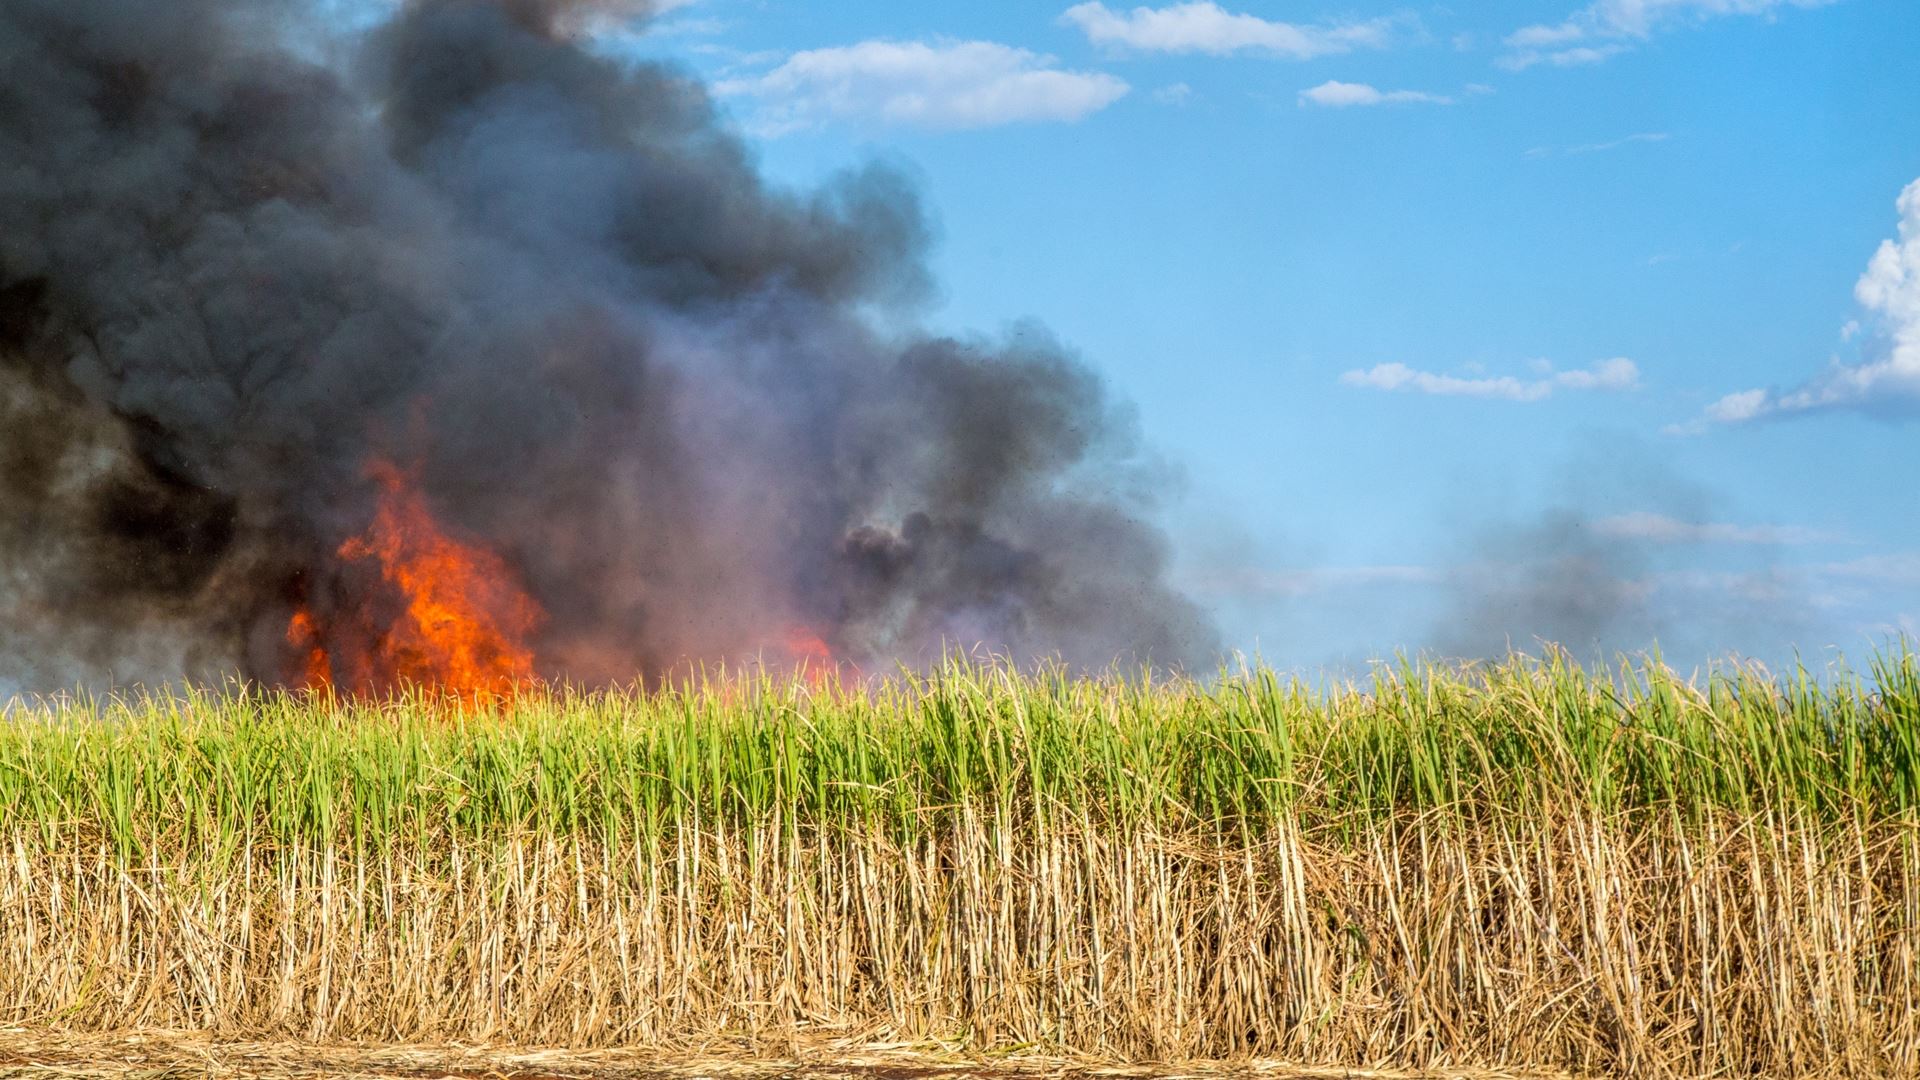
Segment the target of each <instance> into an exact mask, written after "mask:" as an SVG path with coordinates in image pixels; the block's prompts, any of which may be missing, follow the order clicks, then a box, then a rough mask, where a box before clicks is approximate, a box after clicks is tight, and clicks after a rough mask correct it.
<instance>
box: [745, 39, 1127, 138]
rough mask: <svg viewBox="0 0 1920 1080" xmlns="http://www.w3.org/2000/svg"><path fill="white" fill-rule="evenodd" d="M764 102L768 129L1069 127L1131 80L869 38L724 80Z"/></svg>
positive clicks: (980, 47) (1046, 60) (992, 46)
mask: <svg viewBox="0 0 1920 1080" xmlns="http://www.w3.org/2000/svg"><path fill="white" fill-rule="evenodd" d="M717 89H718V91H719V93H721V94H722V95H725V96H729V97H736V98H750V99H753V100H755V101H757V102H758V103H759V107H758V111H757V113H756V115H755V116H754V118H753V124H754V126H755V127H756V128H757V129H758V130H760V131H761V132H763V133H767V134H778V133H780V132H784V131H793V130H797V129H804V128H811V127H817V126H819V125H821V124H823V123H826V122H829V121H832V120H852V121H865V122H878V123H884V124H899V125H908V126H915V127H928V128H982V127H993V126H995V125H999V124H1011V123H1022V122H1033V121H1062V122H1072V121H1076V120H1080V119H1083V118H1085V117H1087V116H1089V115H1091V114H1093V113H1096V112H1099V111H1100V110H1101V109H1104V108H1106V107H1107V106H1109V105H1111V104H1113V103H1114V102H1116V101H1118V100H1120V98H1122V97H1124V96H1125V95H1126V94H1127V91H1128V90H1129V87H1128V86H1127V84H1126V82H1124V81H1123V80H1121V79H1119V78H1116V77H1115V76H1113V75H1109V74H1105V73H1102V72H1090V71H1069V70H1064V69H1062V68H1060V67H1059V66H1058V62H1057V61H1056V60H1055V58H1054V57H1051V56H1045V55H1042V54H1039V53H1035V52H1030V51H1028V50H1026V49H1018V48H1013V47H1011V46H1007V45H1001V44H998V43H995V42H991V41H935V42H921V41H863V42H860V43H858V44H855V45H845V46H838V47H834V48H826V49H810V50H808V51H806V52H799V53H794V54H793V55H791V56H789V57H787V58H786V60H784V61H783V62H781V63H780V64H779V65H778V66H777V67H775V68H773V69H772V70H771V71H767V72H765V73H763V74H759V75H754V76H751V77H745V78H736V79H729V80H726V81H723V82H721V83H719V84H718V86H717Z"/></svg>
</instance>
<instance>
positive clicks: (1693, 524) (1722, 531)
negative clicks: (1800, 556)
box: [1594, 511, 1847, 546]
mask: <svg viewBox="0 0 1920 1080" xmlns="http://www.w3.org/2000/svg"><path fill="white" fill-rule="evenodd" d="M1594 531H1595V532H1598V533H1599V534H1600V535H1602V536H1607V537H1612V538H1615V539H1620V540H1643V541H1647V542H1649V543H1656V544H1759V545H1768V546H1787V545H1804V544H1843V543H1846V542H1847V538H1846V537H1845V536H1844V535H1842V534H1840V533H1835V532H1829V531H1827V530H1824V529H1812V528H1807V527H1806V526H1802V525H1734V524H1729V523H1726V522H1717V521H1682V520H1681V519H1679V518H1675V517H1669V516H1667V515H1665V514H1655V513H1651V512H1647V511H1640V512H1636V513H1631V514H1621V515H1618V516H1616V517H1608V518H1601V519H1600V520H1598V521H1596V522H1594Z"/></svg>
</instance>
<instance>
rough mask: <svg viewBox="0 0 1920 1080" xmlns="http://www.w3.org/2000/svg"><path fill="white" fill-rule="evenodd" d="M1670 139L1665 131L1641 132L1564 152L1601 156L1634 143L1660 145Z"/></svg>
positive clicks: (1670, 136) (1571, 148)
mask: <svg viewBox="0 0 1920 1080" xmlns="http://www.w3.org/2000/svg"><path fill="white" fill-rule="evenodd" d="M1671 138H1673V135H1672V134H1671V133H1669V132H1665V131H1642V132H1637V133H1635V134H1632V135H1627V136H1624V137H1622V138H1618V139H1611V140H1609V141H1607V142H1598V143H1586V144H1584V145H1581V146H1569V147H1567V149H1566V150H1565V151H1564V152H1565V153H1568V154H1602V153H1605V152H1607V151H1608V150H1618V149H1620V148H1621V147H1623V146H1632V145H1633V144H1635V143H1661V142H1666V141H1667V140H1668V139H1671Z"/></svg>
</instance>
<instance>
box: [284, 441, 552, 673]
mask: <svg viewBox="0 0 1920 1080" xmlns="http://www.w3.org/2000/svg"><path fill="white" fill-rule="evenodd" d="M367 473H368V476H369V477H370V478H371V479H372V480H373V481H374V482H375V483H376V484H377V485H378V486H379V488H380V504H379V509H378V510H377V512H376V513H375V514H374V518H373V522H372V524H371V525H369V526H368V528H367V531H366V532H365V533H363V534H362V535H360V536H357V537H354V538H353V539H351V540H348V541H347V542H346V543H344V544H342V545H341V546H340V548H339V551H338V552H337V554H338V555H339V556H340V558H341V559H343V560H345V561H346V562H348V563H356V562H372V563H374V564H375V565H376V566H377V567H378V570H379V576H380V580H381V581H382V582H383V583H384V584H385V585H386V586H387V587H388V588H390V589H392V590H393V591H394V592H396V593H397V597H394V598H385V599H390V600H397V603H385V604H383V603H379V602H376V601H375V600H374V599H372V598H366V599H363V600H362V601H361V602H358V603H352V604H349V605H347V616H346V617H345V618H343V619H336V620H334V621H333V622H332V623H331V624H323V623H322V622H321V621H320V620H319V619H317V618H316V617H315V615H314V613H313V612H312V611H311V610H310V609H308V608H305V607H303V608H301V609H300V610H298V611H296V612H295V613H294V616H293V619H292V622H291V623H290V625H289V626H288V628H287V642H288V644H289V645H291V646H292V647H293V648H294V649H295V650H296V651H297V652H300V653H302V654H303V655H301V656H299V657H298V658H297V666H298V670H299V679H300V682H301V684H302V685H304V686H307V687H309V688H312V689H321V688H325V687H331V686H335V685H341V686H342V687H343V688H345V689H349V690H353V691H356V692H379V691H383V690H388V689H391V688H394V687H397V686H403V685H413V686H419V687H425V688H429V689H433V690H439V691H444V692H446V693H449V694H454V695H457V696H460V697H464V698H468V699H479V698H485V697H497V696H500V695H503V694H506V693H510V692H511V691H512V690H513V689H514V688H516V687H518V686H521V685H523V684H525V683H527V682H528V681H530V680H532V679H533V678H534V658H533V650H532V649H531V648H529V647H528V645H527V641H528V638H529V637H530V636H531V635H532V633H533V631H534V630H535V629H537V628H538V626H539V625H540V622H541V621H542V619H543V618H544V617H545V613H544V612H542V611H541V609H540V606H539V605H538V604H537V603H535V602H534V600H533V598H532V597H530V596H528V595H527V593H526V592H525V591H524V590H523V589H522V588H520V586H519V585H518V584H517V583H516V581H515V576H514V574H513V572H512V570H511V569H510V568H509V567H508V566H507V564H506V562H505V561H504V560H503V559H501V558H500V556H498V555H496V554H494V553H493V552H491V551H488V550H486V549H485V548H482V547H478V546H474V545H469V544H463V543H461V542H460V541H458V540H456V539H454V538H453V537H450V536H448V535H447V534H446V533H445V532H444V531H443V530H442V529H441V528H440V525H439V523H438V522H437V521H435V520H434V517H433V514H432V512H431V511H430V510H429V509H428V507H427V502H426V499H425V497H424V496H423V495H422V494H421V493H420V492H419V490H418V489H417V488H415V487H414V486H413V484H412V483H411V482H410V480H409V478H408V476H407V475H406V473H405V472H403V471H402V470H401V469H399V468H398V467H396V466H394V465H393V464H392V463H390V462H385V461H375V462H373V463H372V464H371V465H370V466H369V467H368V470H367ZM375 612H381V613H383V614H379V615H376V614H374V613H375ZM336 680H337V682H336Z"/></svg>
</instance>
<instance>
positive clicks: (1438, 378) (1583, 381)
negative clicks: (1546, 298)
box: [1340, 356, 1640, 401]
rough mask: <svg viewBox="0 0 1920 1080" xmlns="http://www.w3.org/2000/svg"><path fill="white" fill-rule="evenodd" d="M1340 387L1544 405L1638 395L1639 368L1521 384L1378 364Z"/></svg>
mask: <svg viewBox="0 0 1920 1080" xmlns="http://www.w3.org/2000/svg"><path fill="white" fill-rule="evenodd" d="M1340 381H1341V382H1342V383H1343V384H1345V385H1347V386H1355V387H1360V388H1363V389H1368V390H1397V391H1406V392H1411V393H1418V394H1433V395H1436V396H1441V397H1477V398H1492V399H1496V400H1501V401H1543V400H1545V399H1546V398H1549V397H1552V396H1553V394H1554V392H1555V391H1557V390H1610V391H1626V390H1637V389H1639V388H1640V368H1639V365H1637V364H1635V363H1634V362H1633V361H1631V360H1629V359H1627V358H1626V357H1624V356H1616V357H1614V358H1613V359H1611V360H1602V361H1600V362H1598V363H1596V364H1594V365H1592V366H1591V367H1586V368H1578V369H1575V370H1572V371H1554V370H1552V369H1551V367H1549V368H1547V369H1546V370H1544V371H1542V372H1541V373H1540V374H1539V376H1538V377H1537V378H1532V379H1522V378H1518V377H1516V376H1513V375H1496V376H1484V377H1482V376H1475V377H1471V378H1463V377H1461V376H1458V375H1441V374H1437V373H1435V372H1430V371H1419V370H1416V369H1414V368H1411V367H1408V366H1407V365H1405V364H1379V365H1376V366H1374V367H1372V368H1368V369H1366V370H1363V371H1349V372H1347V373H1346V374H1344V375H1342V376H1340Z"/></svg>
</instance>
